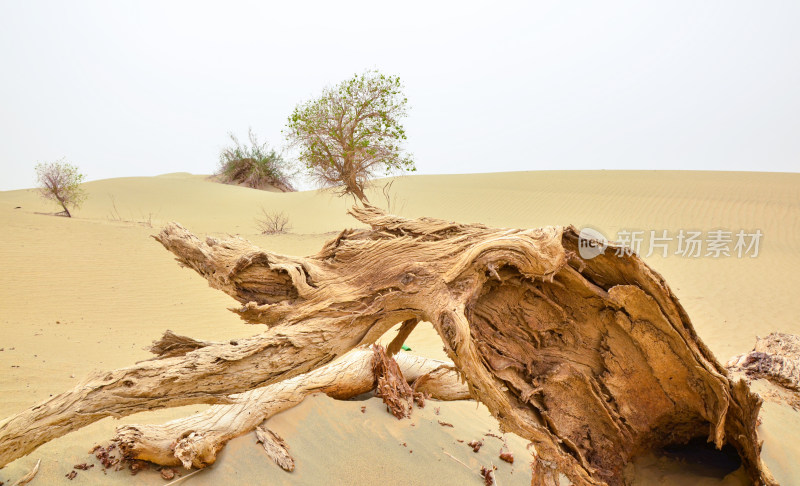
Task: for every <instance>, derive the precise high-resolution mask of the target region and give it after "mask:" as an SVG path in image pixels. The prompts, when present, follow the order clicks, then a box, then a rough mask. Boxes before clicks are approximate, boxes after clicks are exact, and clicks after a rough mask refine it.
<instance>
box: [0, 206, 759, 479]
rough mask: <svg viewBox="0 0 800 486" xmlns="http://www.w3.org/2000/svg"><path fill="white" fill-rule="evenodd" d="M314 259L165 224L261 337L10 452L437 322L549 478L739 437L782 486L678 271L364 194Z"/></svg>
mask: <svg viewBox="0 0 800 486" xmlns="http://www.w3.org/2000/svg"><path fill="white" fill-rule="evenodd" d="M351 214H353V215H354V216H355V217H356V218H357V219H359V220H360V221H362V222H364V223H366V224H368V225H370V226H371V229H362V230H346V231H343V232H342V233H341V234H340V235H339V236H338V237H337V238H335V239H334V240H332V241H330V242H328V243H326V244H325V246H324V247H323V248H322V250H321V251H320V252H319V253H318V254H317V255H314V256H312V257H307V258H299V257H288V256H283V255H278V254H274V253H270V252H266V251H264V250H261V249H259V248H257V247H254V246H253V245H251V244H250V243H248V242H246V241H245V240H243V239H241V238H227V239H224V240H218V239H214V238H207V239H206V240H205V241H201V240H199V239H198V238H196V237H195V236H194V235H192V234H190V233H189V232H187V231H186V230H185V229H183V228H182V227H181V226H180V225H177V224H171V225H169V226H167V227H166V228H165V229H164V230H162V232H161V233H160V234H159V235H158V236H156V239H157V240H158V241H160V242H161V243H162V244H163V245H164V246H165V247H166V248H167V249H169V250H170V251H172V252H173V253H174V254H175V255H176V256H177V257H178V261H179V262H181V264H183V265H185V266H188V267H190V268H193V269H194V270H196V271H197V272H198V273H200V274H201V275H202V276H204V277H205V278H206V279H208V281H209V284H210V285H211V286H212V287H215V288H218V289H220V290H222V291H224V292H226V293H228V294H229V295H231V296H233V297H234V298H235V299H237V300H238V301H239V302H241V303H242V306H241V307H240V308H238V309H233V310H234V311H235V312H237V313H238V314H239V315H240V316H241V317H242V318H243V319H244V320H246V321H248V322H251V323H260V324H266V325H267V326H269V327H270V329H269V330H268V331H267V332H265V333H263V334H261V335H258V336H255V337H252V338H248V339H243V340H240V341H238V342H233V341H232V342H231V343H229V344H213V345H209V346H205V347H200V348H199V349H194V350H193V351H189V352H187V353H186V354H185V355H182V356H173V357H166V358H160V359H156V360H152V361H146V362H143V363H139V364H137V365H135V366H133V367H130V368H125V369H122V370H117V371H114V372H111V373H108V374H107V375H106V376H98V377H95V378H93V379H90V380H89V381H87V382H85V383H84V384H83V385H81V386H79V387H77V388H76V389H75V390H73V391H71V392H67V393H65V394H62V395H60V396H58V397H54V398H53V399H51V400H49V401H47V402H45V403H43V404H41V405H39V406H37V407H34V408H32V409H29V410H27V411H24V412H22V413H20V414H18V415H16V416H14V417H12V418H11V419H9V420H7V421H6V422H5V423H2V424H0V445H1V446H2V448H1V449H2V450H1V451H0V464H6V463H7V462H8V461H10V460H12V459H14V458H16V457H19V456H21V455H24V454H26V453H28V452H30V451H31V450H32V449H33V448H35V447H36V446H38V445H40V444H41V443H43V442H45V441H46V440H49V439H51V438H54V437H57V436H58V435H62V434H63V433H66V432H67V431H69V430H72V429H74V428H77V427H80V426H83V425H86V424H87V423H89V422H91V421H94V420H97V419H99V418H101V417H103V416H107V415H126V414H129V413H133V412H138V411H142V410H147V409H152V408H158V407H165V406H175V405H183V404H188V403H198V402H207V403H220V402H225V401H228V402H229V401H230V400H231V399H230V398H229V397H228V395H230V394H232V393H241V392H245V391H248V390H251V389H253V388H256V387H260V386H265V385H269V384H272V383H277V382H280V381H283V380H286V379H289V378H291V377H293V376H297V375H298V374H300V373H305V372H308V371H311V370H313V369H316V368H318V367H320V366H323V365H325V364H327V363H329V362H331V361H332V360H333V359H335V358H337V357H339V356H341V355H343V354H344V353H346V352H347V351H349V350H350V349H353V348H354V347H356V346H358V345H361V344H370V343H373V342H374V341H375V340H376V339H377V338H378V337H379V336H380V335H382V334H383V333H384V332H386V330H388V329H389V328H390V327H391V326H392V325H394V324H396V323H399V322H402V321H410V320H425V321H428V322H431V323H433V325H434V327H435V328H436V330H437V332H438V333H439V335H440V336H441V338H442V340H443V342H444V344H445V350H446V351H447V353H448V355H449V356H450V358H451V359H452V360H453V362H454V364H455V366H456V367H457V368H458V369H459V370H460V371H461V372H462V373H463V374H464V376H465V378H466V381H467V384H468V386H469V391H470V393H471V395H472V396H473V397H474V398H476V399H477V400H480V401H481V402H483V403H484V404H485V405H486V406H487V407H488V409H489V410H490V412H491V413H492V414H493V415H494V416H495V417H496V418H497V420H498V421H499V422H500V424H501V427H503V428H504V430H505V431H509V432H514V433H516V434H518V435H520V436H522V437H525V438H527V439H529V440H531V441H532V442H533V445H534V446H535V451H536V458H535V460H534V465H533V467H534V484H557V478H558V474H559V473H563V474H564V475H566V476H567V477H568V478H569V479H570V480H572V482H573V483H575V484H579V485H584V484H609V485H618V484H622V479H621V472H622V468H623V466H624V465H625V464H626V463H627V462H629V461H630V460H631V459H632V458H633V457H635V456H636V455H638V454H641V453H645V452H647V451H649V450H651V449H654V448H658V447H661V446H663V445H666V444H671V443H680V442H685V441H688V440H689V439H691V438H693V437H696V436H698V435H699V436H704V437H708V439H709V440H710V441H711V442H713V443H714V444H715V445H716V446H717V447H722V445H724V444H725V443H730V444H732V445H733V446H735V447H736V449H737V450H738V452H739V454H740V456H741V459H742V462H743V465H744V467H745V469H746V470H747V472H748V474H749V475H750V477H751V478H752V479H753V481H755V482H757V483H759V484H761V483H763V484H775V482H774V480H773V479H772V477H771V475H770V474H769V472H768V471H767V470H766V468H765V466H764V465H763V464H762V462H761V460H760V457H759V453H760V446H759V442H758V437H757V434H756V430H755V427H756V420H757V415H758V409H759V407H760V403H761V402H760V399H759V398H758V397H757V396H756V395H754V394H752V393H751V392H750V391H749V390H748V388H747V386H746V385H745V383H744V382H743V381H738V382H736V383H733V382H732V381H730V380H729V379H728V375H727V372H726V370H725V369H724V368H723V367H722V366H721V365H720V364H719V362H717V360H716V359H715V358H714V356H713V355H712V354H711V353H710V351H709V350H708V349H707V348H706V346H705V345H704V344H703V343H702V341H700V339H699V338H698V337H697V335H696V333H695V331H694V329H693V327H692V324H691V322H690V320H689V317H688V316H687V315H686V312H685V311H684V309H683V308H682V307H681V305H680V303H679V302H678V300H677V298H676V297H675V296H674V294H673V293H672V291H671V290H670V289H669V287H668V286H667V285H666V283H665V282H664V280H663V278H662V277H661V276H660V275H659V274H657V273H656V272H655V271H653V270H652V269H651V268H649V267H648V266H647V265H646V264H645V263H644V262H642V261H641V260H640V259H639V258H638V257H637V256H636V255H627V254H622V255H621V256H616V255H615V254H614V249H615V247H613V246H611V247H609V249H608V250H606V251H605V253H602V254H600V255H599V256H597V257H595V258H591V259H582V258H580V256H579V254H578V247H579V238H578V232H577V230H576V229H575V228H573V227H566V228H562V227H547V228H541V229H532V230H518V229H493V228H488V227H485V226H482V225H461V224H456V223H451V222H447V221H441V220H435V219H429V218H421V219H416V220H409V219H403V218H399V217H396V216H390V215H387V214H385V213H383V212H381V211H380V210H378V209H376V208H373V207H370V206H367V207H364V208H353V209H352V210H351Z"/></svg>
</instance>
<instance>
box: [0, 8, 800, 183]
mask: <svg viewBox="0 0 800 486" xmlns="http://www.w3.org/2000/svg"><path fill="white" fill-rule="evenodd" d="M798 26H800V2H798V1H797V0H784V1H781V0H774V1H761V2H757V1H747V2H745V1H738V0H723V1H706V0H703V1H697V0H690V1H685V0H679V1H669V2H665V1H642V0H632V1H608V2H606V1H604V2H600V1H591V2H587V1H569V2H564V1H552V2H524V3H510V2H509V3H503V2H499V3H494V2H492V3H490V2H480V3H474V4H469V3H466V2H454V3H449V4H448V3H444V2H434V1H430V0H429V1H426V2H407V1H402V2H376V1H374V0H371V1H366V2H347V1H326V2H287V1H283V2H265V1H261V2H232V1H225V2H222V1H220V2H216V3H207V2H199V1H191V2H189V1H187V2H177V1H158V2H145V1H126V2H123V1H114V2H108V1H97V2H85V1H70V2H63V1H53V2H45V1H36V0H27V1H11V0H0V70H2V74H0V133H2V140H0V190H7V189H15V188H23V187H32V186H33V185H34V182H35V178H34V170H33V166H34V165H35V163H36V162H38V161H50V160H55V159H58V158H60V157H62V156H65V157H67V159H68V160H69V161H70V162H72V163H74V164H76V165H78V166H79V167H80V168H81V169H82V170H83V172H85V173H86V174H87V175H88V177H89V179H90V180H93V179H101V178H108V177H122V176H134V175H155V174H161V173H166V172H178V171H181V172H193V173H211V172H212V171H214V170H215V168H216V165H217V156H218V153H219V150H220V149H221V148H222V147H223V146H224V145H225V144H226V143H227V142H228V139H227V133H228V132H230V131H233V132H235V133H237V134H239V135H240V136H242V137H243V136H245V135H246V132H247V128H248V127H249V126H252V127H253V129H254V130H255V131H256V133H258V134H259V135H260V136H261V138H262V139H266V140H267V141H269V142H270V143H271V144H272V145H274V146H276V147H278V148H280V147H281V146H282V145H283V144H284V142H283V139H282V137H281V133H280V132H281V129H282V128H283V125H284V123H285V120H286V117H287V116H288V115H289V113H290V112H291V110H292V108H293V107H294V106H295V105H296V104H297V103H299V102H301V101H304V100H306V99H308V98H310V97H313V96H315V95H316V94H318V93H319V92H320V90H321V89H322V87H323V86H325V85H330V84H335V83H337V82H339V81H341V80H343V79H345V78H347V77H349V76H351V75H352V74H354V73H356V72H361V71H363V70H365V69H369V68H377V69H380V70H382V71H384V72H385V73H387V74H397V75H399V76H400V77H401V79H402V80H403V81H404V82H405V84H406V93H407V95H408V98H409V102H410V105H411V110H410V116H409V118H408V119H407V122H406V128H407V131H408V136H409V141H408V149H409V150H410V151H411V152H412V153H413V154H414V156H415V160H416V162H417V167H418V169H419V172H420V173H426V174H431V173H466V172H487V171H509V170H546V169H709V170H766V171H798V170H800V28H798Z"/></svg>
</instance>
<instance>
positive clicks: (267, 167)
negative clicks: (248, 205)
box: [217, 130, 294, 192]
mask: <svg viewBox="0 0 800 486" xmlns="http://www.w3.org/2000/svg"><path fill="white" fill-rule="evenodd" d="M230 137H231V140H232V141H233V145H232V146H230V147H227V148H225V149H224V150H222V153H220V156H219V170H218V172H217V175H218V176H219V177H220V178H221V179H222V181H223V182H227V183H232V184H243V185H245V186H247V187H252V188H253V189H264V188H265V187H267V186H274V187H276V188H278V189H279V190H281V191H283V192H290V191H294V187H292V184H291V182H290V179H291V172H290V170H289V164H288V163H287V162H286V161H285V160H283V157H281V155H280V154H279V153H277V152H276V151H275V150H274V149H270V148H269V147H268V146H267V144H266V143H259V141H258V138H257V137H256V135H255V134H254V133H253V131H252V130H250V131H249V132H248V138H249V139H250V145H249V146H248V145H247V144H243V143H241V142H239V139H238V138H236V136H235V135H233V134H230Z"/></svg>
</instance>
